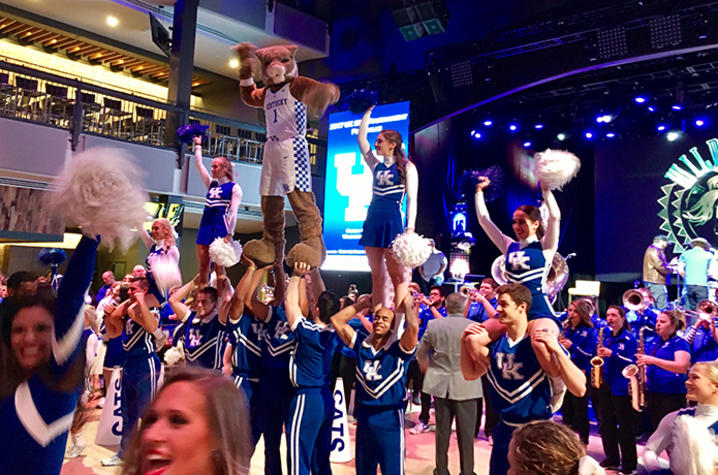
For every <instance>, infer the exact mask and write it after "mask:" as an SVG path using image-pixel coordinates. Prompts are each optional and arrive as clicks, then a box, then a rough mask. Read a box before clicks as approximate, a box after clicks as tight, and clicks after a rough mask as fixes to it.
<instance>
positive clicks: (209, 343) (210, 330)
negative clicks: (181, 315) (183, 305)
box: [173, 312, 227, 371]
mask: <svg viewBox="0 0 718 475" xmlns="http://www.w3.org/2000/svg"><path fill="white" fill-rule="evenodd" d="M226 333H227V326H226V325H225V324H223V323H222V322H220V321H219V318H218V317H217V313H216V312H213V313H212V314H211V315H209V316H208V317H205V318H204V319H202V320H200V319H199V317H197V313H196V312H192V313H190V314H189V316H188V317H187V320H185V321H184V322H182V323H180V324H179V326H178V327H177V329H175V333H174V334H175V337H174V338H173V340H174V343H175V344H177V342H179V341H181V342H182V344H183V346H184V357H185V361H187V364H189V365H191V366H201V367H203V368H207V369H214V370H217V371H221V370H222V351H223V350H224V338H225V335H226Z"/></svg>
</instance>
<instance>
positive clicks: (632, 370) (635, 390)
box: [621, 327, 646, 412]
mask: <svg viewBox="0 0 718 475" xmlns="http://www.w3.org/2000/svg"><path fill="white" fill-rule="evenodd" d="M645 330H646V327H643V328H641V330H640V331H639V332H638V351H637V353H638V354H639V355H645V354H646V339H645V335H644V334H643V332H644V331H645ZM621 374H622V375H623V377H624V378H628V395H629V396H631V406H633V409H635V410H636V411H638V412H641V411H643V409H645V407H646V367H645V366H638V365H635V364H629V365H628V366H626V367H625V368H623V371H621Z"/></svg>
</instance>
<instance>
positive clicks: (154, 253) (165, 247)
mask: <svg viewBox="0 0 718 475" xmlns="http://www.w3.org/2000/svg"><path fill="white" fill-rule="evenodd" d="M138 235H139V237H140V239H141V240H142V242H143V243H144V244H145V246H146V247H147V249H148V250H149V253H148V254H147V257H146V258H145V266H147V269H149V271H148V272H147V274H146V277H147V279H148V280H149V281H150V293H151V294H152V295H154V296H155V297H156V298H157V301H158V303H163V302H165V301H166V300H167V291H168V290H169V287H171V286H173V285H178V284H181V275H180V272H179V259H180V253H179V249H178V248H177V244H176V243H175V235H174V229H172V223H170V222H169V220H168V219H166V218H159V219H155V220H154V221H153V222H152V229H151V231H150V234H149V235H148V234H147V233H146V232H145V230H144V228H142V227H140V228H138ZM168 270H170V271H171V272H172V274H174V275H173V276H172V277H174V279H173V280H177V279H179V280H180V282H176V281H174V282H165V280H166V275H167V274H168ZM158 280H159V281H160V282H159V283H158V282H157V281H158ZM160 287H163V288H160ZM165 287H166V288H165Z"/></svg>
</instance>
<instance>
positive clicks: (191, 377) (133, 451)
mask: <svg viewBox="0 0 718 475" xmlns="http://www.w3.org/2000/svg"><path fill="white" fill-rule="evenodd" d="M180 382H186V383H190V384H192V385H194V386H195V387H196V388H197V389H198V391H199V392H200V393H201V394H202V395H203V396H204V397H205V402H206V404H207V414H206V417H207V425H208V426H209V428H210V431H211V433H212V437H213V439H214V441H215V442H216V444H217V448H216V449H215V450H214V451H212V453H211V454H208V455H209V456H210V457H211V458H212V461H213V462H214V467H215V470H214V474H216V475H240V474H244V473H247V472H248V471H249V460H250V458H251V455H250V453H251V452H250V448H249V438H250V435H249V424H248V420H249V419H248V417H249V416H248V411H247V403H246V401H245V400H244V396H243V394H242V392H241V391H239V390H238V389H237V388H236V387H235V385H234V383H233V382H232V380H231V379H229V378H227V377H225V376H223V375H222V374H220V373H217V372H215V371H211V370H208V369H204V368H196V367H189V366H188V367H184V368H178V369H176V370H174V371H172V372H170V373H169V376H168V377H167V378H166V379H165V382H164V385H163V386H162V389H160V392H159V393H158V394H157V397H156V398H155V401H156V400H157V399H158V398H159V397H160V395H161V394H162V393H164V392H165V391H169V390H171V388H172V385H173V384H174V383H180ZM153 404H154V403H153ZM151 410H152V405H150V407H148V408H147V410H146V411H145V414H144V415H143V416H142V423H141V424H140V427H139V429H138V430H137V431H135V433H134V435H133V436H132V441H131V442H130V446H129V448H128V451H127V456H126V457H125V458H124V464H123V467H122V473H123V475H139V474H140V473H141V470H142V444H143V442H142V434H143V433H144V432H145V431H146V430H147V429H148V428H149V424H148V423H147V422H146V421H148V420H149V418H147V417H146V416H147V414H148V413H149V411H151Z"/></svg>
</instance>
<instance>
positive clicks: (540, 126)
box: [534, 124, 543, 129]
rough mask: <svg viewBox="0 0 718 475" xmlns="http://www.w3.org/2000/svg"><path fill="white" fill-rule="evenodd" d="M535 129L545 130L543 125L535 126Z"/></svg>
mask: <svg viewBox="0 0 718 475" xmlns="http://www.w3.org/2000/svg"><path fill="white" fill-rule="evenodd" d="M534 129H543V124H536V125H534Z"/></svg>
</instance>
